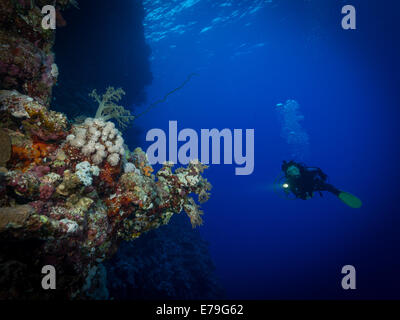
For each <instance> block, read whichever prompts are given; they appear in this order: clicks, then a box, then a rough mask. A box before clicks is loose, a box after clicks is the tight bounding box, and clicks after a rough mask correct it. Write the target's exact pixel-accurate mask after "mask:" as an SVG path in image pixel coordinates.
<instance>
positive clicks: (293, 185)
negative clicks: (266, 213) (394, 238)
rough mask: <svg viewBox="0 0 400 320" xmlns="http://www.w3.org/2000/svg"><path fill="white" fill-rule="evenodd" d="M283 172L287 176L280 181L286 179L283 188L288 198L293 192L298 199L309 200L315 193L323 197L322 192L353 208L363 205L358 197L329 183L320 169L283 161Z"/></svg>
mask: <svg viewBox="0 0 400 320" xmlns="http://www.w3.org/2000/svg"><path fill="white" fill-rule="evenodd" d="M282 171H283V172H284V174H285V176H284V177H282V178H281V179H280V180H282V179H285V180H284V183H283V184H282V187H283V189H284V191H285V193H286V196H289V194H290V192H291V193H292V194H293V195H294V196H295V197H296V198H297V199H302V200H308V199H311V198H312V197H313V195H314V192H318V193H319V194H320V196H321V197H322V196H323V195H322V191H328V192H330V193H332V194H334V195H335V196H337V197H338V198H339V199H340V200H341V201H342V202H344V203H345V204H347V205H348V206H349V207H351V208H360V207H361V205H362V202H361V200H360V199H358V198H357V197H356V196H354V195H352V194H350V193H348V192H344V191H341V190H339V189H337V188H336V187H334V186H333V185H331V184H329V183H327V182H326V181H327V178H328V176H327V175H326V174H325V173H324V172H322V170H321V169H320V168H317V167H307V166H305V165H304V164H301V163H298V162H295V161H293V160H291V161H289V162H287V161H283V163H282Z"/></svg>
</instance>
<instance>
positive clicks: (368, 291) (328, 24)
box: [136, 0, 400, 299]
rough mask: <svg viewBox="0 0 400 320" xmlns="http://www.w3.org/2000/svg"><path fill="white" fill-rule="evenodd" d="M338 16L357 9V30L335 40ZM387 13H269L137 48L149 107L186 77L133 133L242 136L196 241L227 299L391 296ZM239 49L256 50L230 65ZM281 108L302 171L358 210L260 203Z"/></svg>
mask: <svg viewBox="0 0 400 320" xmlns="http://www.w3.org/2000/svg"><path fill="white" fill-rule="evenodd" d="M233 2H234V1H233ZM345 4H352V5H354V6H355V7H356V9H357V30H348V31H345V30H343V29H342V28H341V24H340V21H341V18H342V15H341V7H342V6H343V5H345ZM212 10H213V9H212V8H210V7H207V5H202V4H201V3H200V4H197V5H196V6H195V7H194V10H193V11H192V12H191V13H190V14H191V15H192V19H197V20H198V21H200V22H201V21H202V20H204V21H205V20H207V17H208V16H209V15H212V14H213V12H212ZM399 12H400V4H399V3H398V2H397V1H348V2H347V1H346V2H343V1H333V0H330V1H301V0H298V1H295V0H293V1H273V3H272V4H270V5H268V6H266V7H264V8H263V9H262V10H260V11H259V12H257V14H256V15H253V16H252V17H251V19H250V20H251V21H250V22H251V25H248V26H246V27H245V26H244V23H245V22H244V21H242V20H240V21H237V22H235V23H232V24H227V25H225V26H221V27H219V28H214V29H212V30H210V31H207V32H204V33H202V34H200V35H199V34H193V33H185V34H183V35H179V36H170V38H168V39H167V40H163V41H160V42H156V43H152V44H151V47H152V50H153V60H152V72H153V76H154V81H153V85H152V86H151V87H150V88H149V90H148V96H149V98H150V101H151V100H156V99H158V98H160V97H162V96H163V95H164V94H165V93H166V92H168V91H170V90H172V89H173V88H174V87H177V86H178V85H179V84H180V83H182V81H183V80H184V79H185V78H186V76H187V75H188V74H189V73H191V72H197V73H199V76H198V77H196V78H193V79H192V80H191V82H190V83H189V84H188V85H187V86H186V87H185V88H184V89H183V90H181V91H179V92H177V93H176V94H174V95H173V96H170V97H169V99H168V101H167V102H166V103H165V104H162V105H159V106H158V107H157V108H156V109H153V110H152V111H151V112H150V113H148V114H147V115H145V116H143V117H141V118H139V119H137V120H136V125H137V126H140V127H142V128H146V129H150V128H164V129H165V130H167V127H168V121H169V120H178V127H179V129H183V128H193V129H195V130H197V131H198V132H200V129H201V128H207V129H211V128H218V129H223V128H231V129H233V128H242V129H246V128H254V129H255V171H254V173H253V174H252V175H250V176H235V175H234V166H231V165H212V166H211V167H210V168H209V169H208V171H207V172H206V176H207V178H209V180H210V181H211V183H212V184H213V190H212V197H211V199H210V201H209V202H208V203H206V204H205V205H203V208H204V211H205V215H204V221H205V224H204V226H202V227H201V233H202V234H203V236H204V238H205V239H206V240H208V241H209V243H210V247H211V254H212V257H213V259H214V261H215V264H216V266H217V272H218V275H219V276H220V278H221V280H222V282H223V285H224V287H225V289H226V291H227V296H228V298H248V299H250V298H256V299H259V298H400V293H399V288H400V275H399V267H400V257H399V252H400V241H399V240H400V236H399V230H400V217H399V210H398V206H397V201H398V199H399V195H400V194H399V192H398V188H399V186H398V181H399V176H400V167H399V162H398V160H399V151H398V150H399V133H398V129H397V128H398V122H399V92H398V86H399V72H400V68H399V61H398V58H399V53H400V52H399V51H400V50H399V41H398V40H399V32H398V30H399V26H398V24H399V23H398V22H397V21H396V20H397V19H398V17H399ZM242 43H246V44H248V46H251V45H255V44H257V43H264V46H261V47H259V48H256V49H254V50H250V52H249V53H247V54H242V55H234V53H235V52H237V50H236V51H235V48H237V47H238V46H240V44H242ZM171 45H173V46H171ZM287 99H295V100H296V101H298V102H299V104H300V108H301V109H300V110H301V112H302V113H303V114H304V116H305V120H304V122H303V126H304V129H305V130H306V131H307V133H308V134H309V136H310V154H309V156H308V157H307V158H306V159H305V162H306V163H307V164H309V165H311V166H319V167H321V168H322V169H323V170H324V171H325V172H326V173H327V174H328V175H329V177H330V181H331V183H333V184H334V185H335V186H337V187H338V188H341V189H343V190H346V191H349V192H352V193H355V194H356V195H358V196H359V197H360V198H361V199H362V200H363V204H364V205H363V207H362V208H361V209H359V210H354V209H350V208H347V207H346V206H345V205H344V204H342V203H341V202H340V201H339V200H338V199H336V198H335V197H333V196H332V195H329V194H326V195H325V196H324V197H323V198H319V197H316V198H315V199H312V200H310V201H301V200H298V201H286V200H284V199H282V198H280V197H278V196H277V195H276V194H275V193H274V192H273V191H272V185H273V183H274V180H275V178H276V177H277V175H278V174H279V170H280V164H281V161H282V160H284V159H287V157H288V154H289V146H288V145H287V144H286V143H285V141H284V140H283V139H282V138H281V137H280V129H281V128H280V125H279V122H278V121H277V117H276V114H275V111H274V106H275V105H276V104H277V103H279V102H284V101H286V100H287ZM142 108H144V107H142ZM139 111H140V109H139ZM140 141H142V146H143V147H144V148H147V146H148V145H149V143H148V142H145V135H144V134H143V136H141V138H140ZM193 263H195V261H194V262H193ZM346 264H351V265H354V266H355V268H356V270H357V290H355V291H344V290H343V289H342V288H341V286H340V282H341V278H342V275H341V273H340V272H341V268H342V266H344V265H346Z"/></svg>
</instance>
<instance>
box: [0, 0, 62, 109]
mask: <svg viewBox="0 0 400 320" xmlns="http://www.w3.org/2000/svg"><path fill="white" fill-rule="evenodd" d="M54 3H55V5H56V8H57V12H58V13H59V15H61V14H60V10H61V9H63V8H65V7H66V6H68V5H69V0H58V1H54ZM34 4H36V5H34ZM46 4H47V1H35V2H33V1H28V0H21V1H14V0H2V1H0V88H1V89H15V90H18V91H19V92H20V93H23V94H26V95H29V96H30V97H32V98H34V99H36V100H37V101H38V102H40V103H42V104H44V105H46V106H49V103H50V99H51V93H52V87H53V85H54V84H55V83H56V81H57V77H58V68H57V65H56V64H55V63H54V54H53V52H52V47H53V44H54V35H55V32H54V30H51V29H44V28H42V19H43V15H42V13H41V8H42V6H44V5H46Z"/></svg>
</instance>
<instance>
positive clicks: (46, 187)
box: [39, 183, 55, 200]
mask: <svg viewBox="0 0 400 320" xmlns="http://www.w3.org/2000/svg"><path fill="white" fill-rule="evenodd" d="M54 190H55V188H54V187H53V186H52V185H50V184H47V183H46V184H42V185H41V186H40V187H39V192H40V196H39V197H40V199H42V200H48V199H50V198H51V196H52V195H53V193H54Z"/></svg>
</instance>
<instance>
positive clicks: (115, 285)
mask: <svg viewBox="0 0 400 320" xmlns="http://www.w3.org/2000/svg"><path fill="white" fill-rule="evenodd" d="M105 266H106V268H107V271H108V272H107V282H108V290H109V294H110V296H111V297H113V298H114V299H124V300H125V299H222V298H224V291H223V289H222V287H221V286H220V284H219V281H218V279H217V278H216V276H215V272H214V270H215V268H214V264H213V262H212V260H211V257H210V255H209V251H208V245H207V243H206V242H205V241H204V240H203V239H202V238H201V235H200V232H199V230H197V229H195V230H193V229H192V228H191V227H190V223H189V222H188V221H187V219H185V217H184V216H183V215H176V216H174V217H173V218H172V219H171V222H170V223H169V224H168V225H165V226H162V227H160V228H158V229H156V230H152V231H150V232H148V233H147V234H145V235H143V236H142V237H140V238H139V239H137V240H136V241H134V242H125V243H123V244H121V246H120V247H119V250H118V253H117V254H116V255H115V256H114V257H113V258H112V259H111V260H110V261H108V262H107V263H106V264H105ZM103 291H104V290H103ZM100 292H102V291H100ZM100 296H101V294H100Z"/></svg>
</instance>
